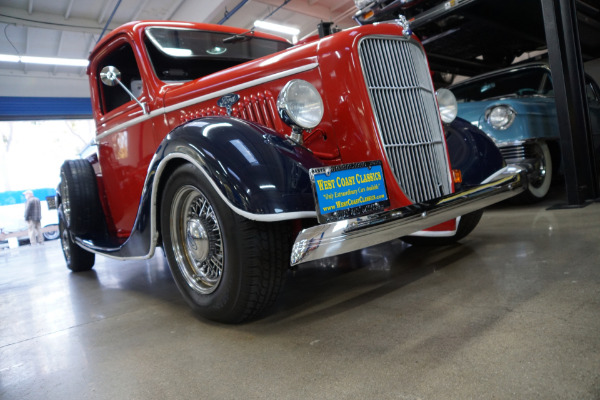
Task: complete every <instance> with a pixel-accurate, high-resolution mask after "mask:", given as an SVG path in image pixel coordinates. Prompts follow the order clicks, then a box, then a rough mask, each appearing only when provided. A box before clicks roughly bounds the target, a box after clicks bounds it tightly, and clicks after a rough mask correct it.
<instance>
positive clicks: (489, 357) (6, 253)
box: [0, 194, 600, 400]
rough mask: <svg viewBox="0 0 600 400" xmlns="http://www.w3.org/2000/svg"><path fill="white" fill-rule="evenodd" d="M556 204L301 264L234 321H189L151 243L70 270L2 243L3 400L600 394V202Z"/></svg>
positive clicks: (47, 248) (48, 256) (48, 248)
mask: <svg viewBox="0 0 600 400" xmlns="http://www.w3.org/2000/svg"><path fill="white" fill-rule="evenodd" d="M561 202H563V200H562V198H561V195H560V194H555V195H553V196H552V198H550V199H548V201H546V202H544V203H543V204H537V205H532V206H512V205H500V206H496V207H493V208H491V209H490V210H488V211H487V212H486V214H485V215H484V217H483V220H482V222H481V223H480V225H479V226H478V227H477V228H476V229H475V231H474V232H473V233H472V234H471V235H470V236H469V237H467V238H466V239H465V240H463V242H462V243H461V244H459V245H455V246H449V247H443V248H415V247H410V246H407V245H403V244H402V242H400V241H395V242H392V243H389V244H386V245H382V246H377V247H373V248H370V249H367V250H364V251H362V252H359V253H354V254H350V255H346V256H342V257H338V258H335V259H329V260H326V261H324V262H319V263H311V264H307V265H304V266H302V267H301V268H300V269H298V270H297V271H295V272H290V273H289V275H288V280H287V283H286V288H285V292H284V294H283V295H282V296H281V297H280V299H279V300H278V302H277V304H276V307H275V309H274V310H272V311H271V313H270V314H269V315H268V316H267V317H265V318H263V319H261V320H258V321H254V322H251V323H247V324H244V325H239V326H229V325H220V324H215V323H211V322H208V321H204V320H202V319H199V318H198V317H196V316H195V315H194V314H193V313H192V312H191V311H190V309H189V308H188V307H187V306H186V304H185V303H184V301H183V300H182V298H181V297H180V295H179V293H178V291H177V288H176V287H175V284H174V282H173V280H172V278H171V276H170V273H169V270H168V267H167V265H166V262H165V259H164V256H163V255H162V252H160V251H159V252H158V254H157V255H156V256H155V257H154V258H153V259H151V260H147V261H127V262H125V261H114V260H109V259H106V258H101V257H98V258H97V264H96V267H95V268H94V270H92V271H91V272H87V273H80V274H74V273H70V272H69V271H68V270H67V269H66V267H65V265H64V261H63V258H62V254H61V252H60V246H59V243H58V241H54V242H47V243H46V244H45V245H44V246H41V247H30V246H25V247H20V248H17V249H12V250H0V398H1V399H3V400H9V399H19V400H23V399H403V400H404V399H406V400H416V399H444V400H445V399H599V398H600V203H592V204H590V205H588V206H587V207H584V208H578V209H571V210H554V211H552V210H550V211H549V210H547V208H548V207H549V206H551V205H553V204H556V203H561Z"/></svg>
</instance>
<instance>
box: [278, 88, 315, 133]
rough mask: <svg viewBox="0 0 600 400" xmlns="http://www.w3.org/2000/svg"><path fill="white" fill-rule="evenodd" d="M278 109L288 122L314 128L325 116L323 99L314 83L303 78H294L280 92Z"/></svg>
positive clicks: (291, 124)
mask: <svg viewBox="0 0 600 400" xmlns="http://www.w3.org/2000/svg"><path fill="white" fill-rule="evenodd" d="M277 110H278V112H279V116H280V117H281V119H283V121H284V122H285V123H286V124H288V125H290V126H292V127H294V126H296V127H300V128H302V129H312V128H314V127H315V126H317V125H319V123H320V122H321V119H322V118H323V112H324V107H323V99H321V95H320V94H319V91H318V90H317V88H315V87H314V86H313V85H312V84H310V83H309V82H307V81H304V80H302V79H294V80H291V81H289V82H288V83H287V84H286V85H285V86H284V87H283V89H282V90H281V93H279V97H278V98H277Z"/></svg>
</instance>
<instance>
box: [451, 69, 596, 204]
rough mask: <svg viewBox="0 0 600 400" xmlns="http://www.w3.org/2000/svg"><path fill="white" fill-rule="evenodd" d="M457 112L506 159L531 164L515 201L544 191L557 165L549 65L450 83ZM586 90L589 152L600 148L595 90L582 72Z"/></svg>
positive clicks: (537, 197) (533, 197)
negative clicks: (525, 183) (525, 188)
mask: <svg viewBox="0 0 600 400" xmlns="http://www.w3.org/2000/svg"><path fill="white" fill-rule="evenodd" d="M449 89H451V90H452V92H453V93H454V94H455V96H456V99H457V100H458V103H459V104H458V115H459V116H460V117H462V118H464V119H466V120H467V121H470V122H471V123H472V124H474V125H476V126H478V127H479V128H480V129H481V130H483V131H484V132H485V133H487V134H488V136H490V137H491V138H492V139H493V140H494V142H495V143H496V145H497V146H498V148H499V149H500V151H501V152H502V155H503V157H504V159H505V160H506V161H507V162H515V161H517V160H518V161H523V160H526V161H527V162H529V163H530V164H531V165H532V167H533V171H534V172H533V173H532V174H531V177H530V178H531V181H530V185H529V190H528V191H527V192H525V193H524V194H523V196H522V197H521V200H522V201H524V202H534V201H538V200H541V199H542V198H544V196H546V194H547V193H548V190H549V189H550V184H551V181H552V176H553V175H555V174H556V171H558V167H559V164H560V143H559V131H558V120H557V116H556V105H555V101H554V90H553V86H552V76H551V74H550V68H549V67H548V66H547V65H545V64H527V65H523V66H515V67H512V68H507V69H503V70H499V71H495V72H492V73H488V74H485V75H480V76H477V77H474V78H471V79H469V80H466V81H463V82H461V83H458V84H456V85H453V86H451V87H450V88H449ZM585 89H586V95H587V99H588V105H589V113H590V120H591V126H592V131H593V133H594V147H597V148H596V149H595V152H596V153H597V154H598V153H600V140H598V138H599V137H600V136H598V135H599V134H600V90H599V88H598V85H597V84H596V82H594V81H593V80H592V78H591V77H589V76H586V88H585Z"/></svg>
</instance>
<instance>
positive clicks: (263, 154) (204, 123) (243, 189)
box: [152, 117, 322, 221]
mask: <svg viewBox="0 0 600 400" xmlns="http://www.w3.org/2000/svg"><path fill="white" fill-rule="evenodd" d="M181 159H184V160H186V161H187V162H191V163H193V164H195V165H196V166H197V167H198V168H199V169H200V171H201V172H202V173H204V174H205V175H206V177H207V178H208V179H209V180H210V181H211V183H212V184H213V186H214V187H215V189H216V190H217V192H218V193H219V194H220V195H221V197H222V198H223V200H224V201H225V202H226V203H227V204H228V205H229V206H230V207H231V208H232V209H233V210H234V211H236V212H237V213H238V214H241V215H243V216H244V217H246V218H249V219H254V220H266V221H274V220H284V219H293V218H299V217H314V216H315V205H314V199H313V193H312V188H311V183H310V178H309V173H308V170H309V169H310V168H315V167H320V166H322V163H321V162H320V161H319V160H318V159H317V158H316V157H314V156H313V155H312V153H310V152H309V151H308V150H307V149H305V148H304V147H302V146H298V145H296V144H295V143H293V142H291V141H290V140H289V139H287V138H284V137H282V136H280V135H278V134H277V133H275V132H273V131H271V130H269V129H267V128H265V127H263V126H260V125H257V124H254V123H251V122H247V121H242V120H239V119H234V118H229V117H207V118H202V119H198V120H194V121H190V122H188V123H186V124H184V125H181V126H179V127H177V128H175V129H174V130H173V131H172V132H171V133H170V134H169V135H168V136H167V137H166V138H165V140H164V142H163V144H162V145H161V148H160V150H159V152H158V153H157V155H156V157H155V159H154V160H153V166H152V169H155V170H156V171H157V173H158V176H159V177H158V179H159V180H162V179H168V177H163V176H162V175H163V171H165V170H168V167H167V166H168V164H169V162H172V161H173V160H181Z"/></svg>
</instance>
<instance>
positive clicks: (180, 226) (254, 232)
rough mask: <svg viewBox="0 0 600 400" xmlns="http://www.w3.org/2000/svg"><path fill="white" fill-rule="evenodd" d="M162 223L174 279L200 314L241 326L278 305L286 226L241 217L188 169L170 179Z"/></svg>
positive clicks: (286, 258)
mask: <svg viewBox="0 0 600 400" xmlns="http://www.w3.org/2000/svg"><path fill="white" fill-rule="evenodd" d="M160 220H161V233H162V237H163V247H164V252H165V254H166V256H167V260H168V263H169V267H170V269H171V272H172V274H173V278H174V279H175V282H176V284H177V287H178V288H179V290H180V291H181V293H182V295H183V297H184V298H185V300H186V301H187V302H188V304H190V306H191V307H192V308H193V309H194V310H195V311H197V312H198V313H199V314H200V315H202V316H203V317H205V318H208V319H211V320H215V321H220V322H226V323H237V322H242V321H244V320H247V319H250V318H253V317H256V316H257V315H258V314H259V313H260V312H261V311H262V310H263V309H265V308H266V307H268V306H269V305H271V304H272V303H273V302H274V301H275V299H276V297H277V295H278V294H279V291H280V289H281V287H282V285H283V282H284V276H285V272H286V269H287V266H288V265H289V251H290V248H291V246H290V245H291V230H290V225H289V224H288V223H286V222H273V223H260V222H256V221H251V220H249V219H246V218H243V217H241V216H239V215H237V214H236V213H235V212H233V211H232V210H231V208H229V206H227V205H226V204H225V203H224V201H223V200H222V199H221V197H220V196H219V194H218V193H217V192H216V191H215V189H214V188H213V187H212V185H211V184H210V182H209V181H208V179H207V178H206V177H205V176H204V175H203V174H202V172H201V171H199V170H198V169H197V168H195V167H194V166H193V165H190V164H186V165H183V166H181V167H179V168H177V169H176V170H175V171H174V172H173V174H172V175H171V176H170V177H169V179H168V181H167V183H166V185H165V188H164V191H163V195H162V201H161V208H160Z"/></svg>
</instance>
